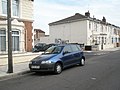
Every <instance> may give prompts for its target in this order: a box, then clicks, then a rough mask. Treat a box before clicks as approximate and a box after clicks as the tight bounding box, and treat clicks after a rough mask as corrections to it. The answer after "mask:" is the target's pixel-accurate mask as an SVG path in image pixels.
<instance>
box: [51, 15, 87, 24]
mask: <svg viewBox="0 0 120 90" xmlns="http://www.w3.org/2000/svg"><path fill="white" fill-rule="evenodd" d="M85 18H87V16H85V15H82V14H79V13H76V14H75V15H74V16H70V17H68V18H65V19H62V20H59V21H56V22H52V23H49V25H56V24H62V23H66V22H71V21H75V20H79V19H85Z"/></svg>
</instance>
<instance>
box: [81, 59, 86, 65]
mask: <svg viewBox="0 0 120 90" xmlns="http://www.w3.org/2000/svg"><path fill="white" fill-rule="evenodd" d="M84 65H85V59H84V58H82V59H81V60H80V66H84Z"/></svg>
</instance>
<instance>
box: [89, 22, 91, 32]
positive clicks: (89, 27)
mask: <svg viewBox="0 0 120 90" xmlns="http://www.w3.org/2000/svg"><path fill="white" fill-rule="evenodd" d="M89 30H91V23H90V22H89Z"/></svg>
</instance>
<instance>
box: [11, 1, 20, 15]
mask: <svg viewBox="0 0 120 90" xmlns="http://www.w3.org/2000/svg"><path fill="white" fill-rule="evenodd" d="M12 13H13V16H18V13H19V0H12Z"/></svg>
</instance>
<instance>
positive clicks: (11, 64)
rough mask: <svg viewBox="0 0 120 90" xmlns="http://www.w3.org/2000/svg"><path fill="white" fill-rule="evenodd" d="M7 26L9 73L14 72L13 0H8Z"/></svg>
mask: <svg viewBox="0 0 120 90" xmlns="http://www.w3.org/2000/svg"><path fill="white" fill-rule="evenodd" d="M7 28H8V71H7V73H13V61H12V30H11V0H7Z"/></svg>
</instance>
